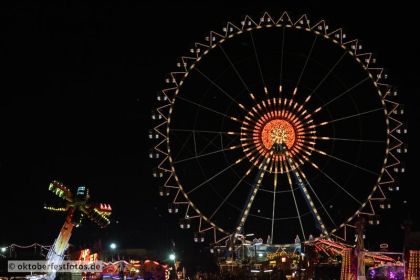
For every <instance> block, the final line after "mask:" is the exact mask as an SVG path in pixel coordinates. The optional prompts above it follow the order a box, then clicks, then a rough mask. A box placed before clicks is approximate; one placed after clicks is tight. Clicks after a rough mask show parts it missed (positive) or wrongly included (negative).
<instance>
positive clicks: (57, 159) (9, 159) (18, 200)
mask: <svg viewBox="0 0 420 280" xmlns="http://www.w3.org/2000/svg"><path fill="white" fill-rule="evenodd" d="M140 2H141V1H139V2H138V4H136V5H134V4H122V3H119V4H117V2H115V3H113V4H111V3H101V4H98V5H97V6H94V5H88V4H86V3H85V4H82V5H75V4H72V3H71V1H68V2H65V1H60V2H56V3H55V4H52V5H47V4H45V5H41V4H30V3H21V4H19V3H15V6H13V7H11V6H9V7H3V8H1V9H0V13H1V16H0V18H1V22H2V23H1V30H2V31H1V41H2V44H1V45H2V48H1V60H0V61H1V68H2V70H3V71H2V73H3V74H2V79H1V80H2V82H1V94H0V124H1V126H0V129H1V130H0V131H1V134H0V135H1V145H0V187H1V193H0V197H1V201H0V210H1V211H0V221H1V224H0V245H8V244H11V243H17V244H31V243H33V242H39V243H42V244H50V243H52V241H53V240H54V238H55V237H56V235H57V233H58V230H59V228H60V227H61V225H62V222H63V218H64V216H62V215H60V214H53V213H48V212H45V211H44V209H43V204H44V202H47V201H49V200H50V198H52V195H51V194H50V193H49V192H48V184H49V182H50V181H51V180H54V179H56V180H59V181H62V182H63V183H64V184H66V185H68V186H71V187H75V186H78V185H86V186H88V187H89V188H90V189H91V193H92V200H94V201H98V202H107V203H110V204H112V206H113V209H114V212H113V216H112V218H113V222H112V224H111V226H110V227H108V228H106V229H103V230H98V229H97V228H96V227H94V226H93V225H92V224H90V223H85V224H84V226H83V227H82V228H80V230H79V229H78V230H77V231H76V232H75V233H74V235H73V238H72V243H73V244H74V245H75V246H76V247H78V246H87V245H89V244H92V243H93V242H94V241H95V240H98V239H101V240H102V242H103V244H108V243H109V242H111V241H115V242H117V243H118V244H119V246H120V247H125V248H130V247H131V248H133V247H135V248H150V249H155V250H157V253H158V256H159V257H160V258H164V257H165V256H166V255H167V252H169V248H170V243H171V240H174V241H175V243H176V248H177V250H179V252H180V254H181V255H184V257H185V258H187V259H188V258H189V257H188V256H189V255H191V254H192V252H194V251H196V250H200V248H201V247H200V246H198V245H194V243H193V240H192V232H188V231H181V230H180V229H179V227H178V225H177V222H178V219H177V218H176V217H172V216H169V215H168V214H167V202H168V201H166V200H164V199H161V198H160V197H159V195H158V189H157V186H156V185H155V184H154V182H153V180H152V177H151V170H152V167H153V166H154V163H153V162H152V161H150V160H149V158H148V151H149V149H150V147H151V143H150V142H149V141H148V135H147V134H148V129H149V128H151V127H152V122H151V120H150V113H151V111H152V109H153V108H154V107H155V106H156V99H155V96H156V93H157V91H158V90H160V89H162V88H163V87H164V78H165V74H166V73H168V72H170V71H173V70H175V64H176V61H177V58H178V57H179V56H181V55H185V54H187V52H188V50H189V47H190V46H191V44H192V43H193V42H195V41H200V40H201V39H202V38H203V37H204V36H206V33H207V32H208V31H209V30H212V29H213V30H219V29H221V27H222V26H223V25H224V23H225V22H226V21H228V20H231V21H236V22H238V21H240V20H242V18H243V17H244V15H246V14H251V15H261V14H262V13H263V12H264V11H269V12H270V13H272V14H276V15H279V14H280V13H281V12H282V11H283V10H287V11H289V12H290V13H291V15H292V16H294V17H297V16H299V15H301V14H303V13H307V14H308V15H310V17H311V18H312V19H326V20H328V21H329V22H330V24H331V25H334V26H342V27H343V28H344V29H345V30H346V31H347V32H348V33H349V34H352V36H353V37H357V38H360V39H361V40H362V41H363V42H364V44H365V45H366V46H367V48H368V49H370V50H372V51H374V52H375V54H376V55H377V60H378V62H379V64H380V65H383V66H384V67H386V68H387V69H388V70H389V73H390V83H392V84H394V85H397V86H398V87H399V92H400V96H399V98H400V101H401V102H402V103H405V104H406V108H407V111H408V114H407V115H406V123H408V127H409V139H408V147H409V154H408V156H407V160H406V164H407V170H408V172H407V173H406V177H405V178H404V179H403V180H400V182H401V192H400V193H398V194H396V195H393V196H391V198H392V200H393V205H394V206H395V207H394V208H393V209H392V210H391V211H389V212H387V213H385V214H384V215H383V224H382V225H381V226H380V227H379V228H376V229H369V230H368V241H367V246H371V247H372V248H373V249H377V245H378V244H379V243H382V242H389V243H390V244H392V248H395V249H396V250H398V249H400V247H401V246H402V231H401V229H400V224H401V223H402V221H403V219H404V218H406V217H407V216H408V215H410V216H411V218H412V219H413V220H414V222H415V224H416V225H417V226H418V225H419V222H420V220H419V216H418V213H419V210H420V209H419V206H418V205H419V203H418V201H417V196H418V195H417V194H418V191H417V187H418V186H417V183H416V182H417V178H416V171H415V170H416V168H417V167H416V166H417V164H416V159H417V158H418V155H419V148H418V147H417V146H416V145H415V143H416V141H415V140H414V134H416V131H415V129H416V128H417V123H416V122H417V121H418V119H419V117H420V116H419V110H417V106H416V104H417V103H418V102H419V101H420V99H419V97H418V94H419V86H418V75H419V71H418V68H417V67H418V65H420V60H419V54H418V51H419V46H418V44H417V43H416V42H417V39H418V38H416V37H417V35H418V30H417V25H418V24H417V20H418V18H416V16H417V15H416V14H415V10H416V9H414V7H413V6H411V7H410V6H407V5H403V4H401V3H399V2H389V1H378V4H380V5H379V6H374V5H373V4H372V6H371V7H366V6H364V3H363V2H360V3H359V4H357V5H356V4H354V1H348V2H346V3H345V2H341V1H338V3H337V4H334V5H332V6H330V5H325V4H320V3H321V1H311V2H310V3H309V2H308V3H306V4H305V3H301V4H299V5H296V4H289V3H282V2H278V3H277V4H276V5H268V4H266V5H260V6H257V5H245V4H241V5H238V6H232V7H227V6H226V4H225V5H223V4H221V3H212V4H194V5H193V6H191V5H190V4H187V3H180V4H174V3H164V2H161V3H155V4H145V3H140ZM318 2H319V3H318ZM388 2H389V3H393V4H388ZM413 5H414V4H413ZM404 201H407V203H406V204H405V203H404Z"/></svg>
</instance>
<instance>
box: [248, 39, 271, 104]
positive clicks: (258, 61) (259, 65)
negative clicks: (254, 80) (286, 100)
mask: <svg viewBox="0 0 420 280" xmlns="http://www.w3.org/2000/svg"><path fill="white" fill-rule="evenodd" d="M249 36H250V38H251V43H252V48H253V50H254V55H255V61H256V63H257V66H258V71H259V73H260V78H261V82H262V84H263V86H264V91H265V93H266V94H267V93H268V91H267V86H266V85H265V80H264V75H263V73H262V69H261V64H260V59H259V57H258V52H257V48H256V47H255V42H254V36H253V35H252V31H250V32H249ZM254 101H255V100H254Z"/></svg>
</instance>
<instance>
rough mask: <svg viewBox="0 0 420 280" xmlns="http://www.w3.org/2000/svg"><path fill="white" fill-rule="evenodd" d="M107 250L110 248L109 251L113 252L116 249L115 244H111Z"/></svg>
mask: <svg viewBox="0 0 420 280" xmlns="http://www.w3.org/2000/svg"><path fill="white" fill-rule="evenodd" d="M109 248H111V250H115V249H117V244H115V243H111V244H110V245H109Z"/></svg>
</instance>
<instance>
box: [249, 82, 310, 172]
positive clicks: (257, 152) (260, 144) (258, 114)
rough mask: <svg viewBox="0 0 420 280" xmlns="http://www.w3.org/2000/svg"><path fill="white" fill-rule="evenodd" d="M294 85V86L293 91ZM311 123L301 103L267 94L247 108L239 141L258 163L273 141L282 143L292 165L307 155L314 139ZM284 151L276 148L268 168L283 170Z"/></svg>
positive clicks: (284, 168) (256, 164) (300, 161)
mask: <svg viewBox="0 0 420 280" xmlns="http://www.w3.org/2000/svg"><path fill="white" fill-rule="evenodd" d="M296 92H297V88H295V90H294V94H296ZM311 135H312V136H313V135H315V126H314V125H313V121H312V119H311V115H310V114H308V112H307V110H305V109H304V106H303V105H301V104H299V103H297V102H296V101H294V100H293V98H280V97H277V98H276V97H273V98H271V97H270V98H267V99H266V100H263V101H262V102H260V103H258V104H257V105H255V106H254V107H253V108H251V109H250V110H249V112H248V114H247V115H246V116H245V118H244V120H243V122H242V127H241V142H242V147H243V150H244V152H245V154H246V156H247V157H248V159H249V160H250V161H251V162H252V163H253V164H254V165H255V166H258V165H259V164H260V162H261V159H262V158H263V157H266V156H268V154H269V151H270V150H271V148H272V146H273V145H274V144H285V146H286V148H287V149H286V150H287V151H288V153H289V156H291V157H292V158H293V159H294V162H295V163H296V166H298V165H300V164H303V163H304V162H305V161H307V160H308V156H310V155H311V153H312V150H313V146H314V145H315V142H314V140H313V139H312V138H310V137H311ZM285 160H286V154H285V151H277V152H276V153H275V154H274V155H273V161H272V164H271V165H270V168H269V170H268V171H270V172H276V173H277V172H280V173H283V172H285V171H286V170H288V169H287V168H286V165H285Z"/></svg>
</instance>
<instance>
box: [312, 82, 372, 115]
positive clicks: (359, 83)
mask: <svg viewBox="0 0 420 280" xmlns="http://www.w3.org/2000/svg"><path fill="white" fill-rule="evenodd" d="M369 79H370V78H369V76H368V77H366V78H364V79H362V80H360V81H359V82H357V83H356V84H354V85H353V86H351V87H349V88H348V89H346V90H345V91H343V92H342V93H340V94H339V95H337V96H336V97H334V98H333V99H331V100H330V101H328V102H327V103H325V104H324V105H322V106H320V107H318V108H317V109H315V111H314V112H313V113H312V114H315V113H317V112H319V111H320V110H321V109H323V108H325V107H327V106H328V105H329V104H330V103H332V102H334V101H336V100H337V99H339V98H341V97H343V96H344V95H346V94H347V93H349V92H351V91H352V90H354V89H355V88H357V87H358V86H360V85H361V84H363V83H364V82H366V81H367V80H369Z"/></svg>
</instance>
